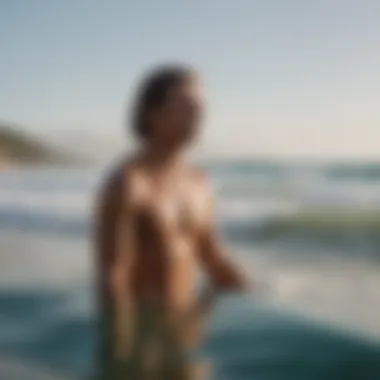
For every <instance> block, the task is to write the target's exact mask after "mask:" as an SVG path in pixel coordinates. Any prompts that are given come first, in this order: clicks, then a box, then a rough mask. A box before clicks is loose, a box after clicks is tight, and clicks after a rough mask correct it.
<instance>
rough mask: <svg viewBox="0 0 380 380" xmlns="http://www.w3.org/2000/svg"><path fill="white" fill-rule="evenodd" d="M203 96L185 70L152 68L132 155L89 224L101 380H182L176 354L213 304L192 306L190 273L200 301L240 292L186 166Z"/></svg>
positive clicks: (239, 278) (206, 197)
mask: <svg viewBox="0 0 380 380" xmlns="http://www.w3.org/2000/svg"><path fill="white" fill-rule="evenodd" d="M202 95H203V94H202V89H201V83H200V78H199V76H198V75H197V73H196V72H195V71H194V70H193V69H191V68H188V67H186V66H180V65H174V66H171V65H168V66H164V67H159V68H157V69H156V70H153V71H152V73H150V75H148V76H147V77H146V79H145V80H144V81H143V83H142V84H141V87H140V89H139V91H138V93H137V101H136V104H135V107H134V108H133V119H132V128H133V132H134V134H135V137H136V138H137V140H138V142H139V147H138V149H137V152H136V153H135V154H133V155H132V156H131V157H129V158H123V159H122V160H121V162H120V163H118V164H117V165H116V168H114V169H113V170H112V171H111V173H110V174H109V175H108V176H107V178H106V180H105V181H104V184H103V186H102V189H101V192H100V196H99V207H98V212H97V216H96V221H95V222H96V227H97V228H96V229H97V237H96V245H97V257H98V280H99V281H98V283H99V296H100V297H99V299H100V311H101V314H102V315H101V319H102V321H103V328H102V332H103V339H102V341H101V348H102V350H101V357H102V360H103V362H102V367H103V369H104V370H103V373H104V378H107V379H113V378H118V377H117V376H119V378H126V377H123V376H124V375H120V374H121V373H124V372H123V371H127V369H126V368H127V367H128V368H129V369H128V370H129V371H132V370H131V368H133V371H132V372H130V374H131V373H133V375H130V377H128V378H132V379H133V378H136V379H144V378H145V377H144V376H148V373H149V371H151V372H152V371H153V370H152V368H155V371H156V372H157V373H162V378H163V379H164V378H170V379H177V378H178V379H184V378H186V376H187V375H186V370H185V369H184V365H182V368H181V365H180V364H179V363H182V364H183V362H181V360H180V358H181V357H182V356H183V355H181V354H183V351H184V350H186V349H187V348H189V347H190V346H191V344H194V341H195V340H196V338H194V337H195V336H197V334H196V333H195V332H194V328H193V329H192V328H191V326H193V327H194V325H197V324H196V323H194V321H195V320H196V317H195V316H198V319H197V320H198V321H199V320H201V317H200V316H201V315H202V312H200V310H203V309H202V307H203V306H204V305H207V302H208V301H210V300H211V299H212V297H204V298H201V301H199V299H198V298H197V291H196V282H197V279H196V274H197V269H198V268H200V269H201V270H203V271H204V272H205V273H206V274H207V278H208V284H209V285H208V289H210V292H208V293H207V294H209V295H210V294H215V293H218V292H220V291H241V290H245V289H247V288H248V281H247V279H246V278H245V276H243V275H242V273H241V271H240V270H239V269H238V268H237V266H235V265H234V264H233V263H232V261H231V260H230V259H229V258H228V256H227V255H226V254H225V253H224V251H223V249H222V248H221V246H220V241H219V239H218V236H217V233H216V232H215V229H214V227H213V214H212V213H213V208H212V193H211V191H210V186H209V185H208V183H207V179H206V178H205V176H204V175H203V174H202V172H201V171H200V170H199V169H197V168H195V167H192V166H191V165H190V164H188V163H187V160H186V152H187V150H188V148H189V147H190V146H191V145H192V144H193V143H194V142H195V140H196V138H197V136H198V132H199V127H200V124H201V121H202V116H203V111H204V102H203V98H202ZM202 300H203V301H202ZM205 300H208V301H205ZM199 305H203V306H202V307H200V306H199ZM204 309H206V308H204ZM186 321H187V322H186ZM189 321H193V323H190V322H189ZM185 326H187V327H185ZM198 328H199V323H198ZM195 330H196V329H195ZM198 335H199V334H198ZM191 342H192V343H191ZM169 362H170V363H171V365H169V364H168V363H169ZM115 363H119V364H115ZM120 363H122V364H120ZM126 363H128V365H127V364H126ZM154 363H156V364H154ZM157 363H159V364H157ZM163 363H166V364H163ZM115 368H116V369H115ZM121 368H124V369H121ZM168 368H169V369H168ZM159 371H161V372H159ZM165 371H166V372H165ZM168 371H172V372H170V374H169V372H168ZM176 371H177V372H176ZM157 376H158V375H157ZM149 378H150V377H149ZM157 378H161V377H157Z"/></svg>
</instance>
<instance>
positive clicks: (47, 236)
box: [0, 163, 380, 380]
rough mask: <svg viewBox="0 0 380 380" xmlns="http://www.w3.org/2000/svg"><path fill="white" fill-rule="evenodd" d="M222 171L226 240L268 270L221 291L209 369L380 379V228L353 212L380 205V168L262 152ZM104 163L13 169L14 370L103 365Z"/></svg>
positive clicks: (4, 371) (9, 347)
mask: <svg viewBox="0 0 380 380" xmlns="http://www.w3.org/2000/svg"><path fill="white" fill-rule="evenodd" d="M363 168H364V169H363ZM208 170H209V172H210V175H211V177H212V179H213V182H214V185H215V191H216V194H217V200H218V202H217V209H218V213H217V215H216V222H217V223H218V225H219V227H220V229H221V231H222V236H223V239H224V241H225V244H226V246H227V247H228V248H229V249H230V251H231V255H234V256H235V259H236V260H237V261H238V262H239V263H240V264H241V265H242V266H243V267H244V269H245V270H246V271H247V273H248V274H249V275H250V276H252V278H254V279H255V280H256V282H257V291H256V293H255V294H252V295H247V296H245V297H240V298H239V297H229V298H224V299H220V300H219V301H218V303H217V304H216V306H215V308H214V309H213V311H212V313H211V315H210V316H209V319H208V320H207V328H206V335H205V339H204V344H203V347H202V350H201V352H200V357H201V358H202V359H203V360H206V359H207V360H208V361H209V362H210V363H211V364H212V371H211V374H210V376H209V378H210V379H221V380H223V379H227V380H228V379H233V380H235V379H236V380H240V379H260V380H262V379H265V380H267V379H276V380H277V379H279V380H282V379H294V380H297V379H308V380H309V379H334V380H336V379H358V380H362V379H365V380H366V379H369V380H372V379H373V380H378V379H380V292H379V286H378V284H379V283H380V260H379V252H380V250H379V248H380V243H379V238H378V236H379V234H378V233H377V230H376V227H374V226H373V224H371V223H370V222H368V223H367V224H366V223H364V224H363V223H362V224H360V225H356V224H353V225H351V226H347V225H346V224H344V223H343V222H342V223H340V222H339V220H341V221H343V220H344V215H343V216H342V215H340V214H341V213H342V210H343V211H344V210H347V209H350V210H354V211H355V212H360V213H361V215H364V216H365V215H367V214H368V212H369V211H372V212H373V211H374V210H375V211H377V210H378V209H380V208H379V207H380V195H379V194H380V192H379V190H380V176H379V175H378V174H377V173H379V171H376V170H375V169H374V168H373V167H372V166H368V165H367V166H358V165H353V166H348V167H341V166H335V167H332V166H328V165H324V166H315V165H313V166H305V165H304V166H301V165H274V164H270V165H268V164H265V165H264V164H262V163H260V164H256V165H254V164H252V163H251V164H249V163H244V164H239V165H236V164H235V165H231V164H219V165H216V164H215V165H210V167H209V168H208ZM99 176H100V172H99V170H87V169H86V170H85V169H80V170H79V169H78V170H53V169H43V170H36V171H28V172H22V171H17V172H8V173H3V174H2V175H1V176H0V248H1V250H0V252H1V255H0V257H1V263H0V379H9V380H13V379H20V380H21V379H24V378H25V379H29V380H34V379H36V380H37V379H38V380H43V379H82V378H88V377H87V376H90V377H91V376H92V374H94V372H95V371H96V363H95V361H94V352H95V347H96V341H97V340H96V339H97V338H96V333H97V328H96V327H97V324H96V318H95V310H94V304H93V302H92V300H93V294H92V290H91V289H92V283H93V277H92V258H91V254H90V249H89V245H88V229H89V218H88V215H89V211H90V209H91V202H90V200H91V198H92V195H93V192H94V189H95V186H96V184H97V182H98V179H99ZM326 209H328V210H329V212H330V213H331V212H334V214H336V215H338V216H339V217H338V218H337V220H338V222H334V223H335V224H334V228H332V226H331V224H330V223H329V217H326V220H327V222H326V223H325V225H322V226H321V225H318V226H316V225H314V224H310V225H308V226H306V227H307V228H306V227H305V226H302V225H292V227H291V228H290V227H287V228H284V225H285V224H284V220H286V221H288V220H289V219H292V218H293V219H294V218H297V217H299V215H301V214H302V213H303V212H304V211H305V210H307V211H308V212H309V213H310V212H312V213H315V212H317V214H318V215H319V214H320V213H321V212H323V213H325V212H326ZM339 218H340V219H339ZM280 222H281V223H282V224H281V223H280ZM279 225H280V227H278V226H279ZM273 226H277V227H276V228H274V227H273ZM268 231H269V232H268Z"/></svg>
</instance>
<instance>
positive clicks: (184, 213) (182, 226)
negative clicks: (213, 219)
mask: <svg viewBox="0 0 380 380" xmlns="http://www.w3.org/2000/svg"><path fill="white" fill-rule="evenodd" d="M204 198H205V197H204V194H203V192H202V191H201V189H200V188H198V187H197V186H196V184H194V183H193V182H192V181H191V180H189V179H188V178H186V177H184V178H179V179H176V180H172V181H167V182H164V183H160V184H159V185H158V184H157V183H156V182H154V181H152V180H150V179H149V178H142V179H141V181H140V189H139V202H138V207H137V213H136V214H137V215H140V216H143V219H144V220H145V221H149V224H150V226H151V227H152V226H153V228H154V229H156V230H158V232H162V233H165V234H174V235H175V234H178V235H183V234H186V235H192V234H195V233H196V232H197V231H198V230H199V229H200V228H201V225H202V224H203V222H204V219H205V207H204V203H205V202H204Z"/></svg>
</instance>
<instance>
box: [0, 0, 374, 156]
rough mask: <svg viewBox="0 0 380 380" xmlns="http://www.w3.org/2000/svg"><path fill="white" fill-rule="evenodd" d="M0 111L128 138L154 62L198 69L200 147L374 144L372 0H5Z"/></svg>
mask: <svg viewBox="0 0 380 380" xmlns="http://www.w3.org/2000/svg"><path fill="white" fill-rule="evenodd" d="M0 57H1V58H0V120H3V121H7V122H10V123H15V124H16V125H18V126H20V128H23V129H25V130H27V131H28V132H30V133H33V134H35V135H37V136H41V138H55V139H56V140H57V141H59V140H60V141H61V142H62V143H67V144H69V145H70V147H71V148H73V149H77V150H86V149H87V150H88V151H92V152H93V151H95V150H96V151H97V153H98V154H99V155H101V154H107V153H109V152H113V151H114V150H115V149H116V147H117V146H121V144H126V145H127V146H128V143H129V140H130V137H129V136H125V128H126V126H125V124H126V123H125V119H126V112H127V108H128V107H127V105H128V102H129V101H130V100H131V99H132V97H133V93H134V89H135V87H136V84H137V83H138V80H139V79H140V78H141V76H142V75H143V74H144V72H146V70H148V69H149V68H152V67H154V65H156V64H161V63H165V62H181V63H182V62H184V63H188V64H190V65H192V66H194V67H196V68H197V69H198V70H199V71H200V73H201V74H202V77H203V81H204V85H205V90H206V98H207V118H206V121H205V125H204V133H203V135H202V142H201V144H200V146H199V147H198V153H199V154H203V155H206V156H207V155H209V156H225V157H229V156H234V157H239V156H245V157H247V156H251V157H257V156H268V157H269V156H270V157H274V156H276V157H277V156H278V157H318V158H326V157H332V158H336V157H337V158H354V159H356V158H360V159H363V158H364V159H378V158H380V149H379V141H380V112H379V110H380V69H379V67H380V2H379V1H378V0H318V1H315V0H287V1H283V0H260V1H259V0H234V1H230V0H219V1H216V0H215V1H212V0H182V1H179V0H160V1H153V0H150V1H148V0H134V1H129V0H120V1H118V0H107V1H106V0H65V1H60V0H33V1H30V0H0Z"/></svg>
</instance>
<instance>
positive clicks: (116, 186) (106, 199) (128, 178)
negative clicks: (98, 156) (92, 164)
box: [98, 158, 139, 208]
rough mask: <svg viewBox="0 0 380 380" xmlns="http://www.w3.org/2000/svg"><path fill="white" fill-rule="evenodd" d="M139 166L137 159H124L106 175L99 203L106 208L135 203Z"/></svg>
mask: <svg viewBox="0 0 380 380" xmlns="http://www.w3.org/2000/svg"><path fill="white" fill-rule="evenodd" d="M138 172H139V169H138V165H137V164H136V161H135V159H133V158H131V159H124V160H121V161H119V162H118V163H117V164H116V165H114V166H113V167H112V168H109V169H108V170H107V172H106V173H105V175H104V177H103V178H104V179H103V181H102V184H101V188H100V194H99V197H98V198H99V202H100V204H103V205H104V206H105V207H112V206H113V208H118V207H121V205H122V204H125V203H128V204H129V203H131V204H132V203H134V201H135V198H136V193H138V191H137V189H136V187H137V186H136V185H137V183H136V182H138V181H137V179H138Z"/></svg>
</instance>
